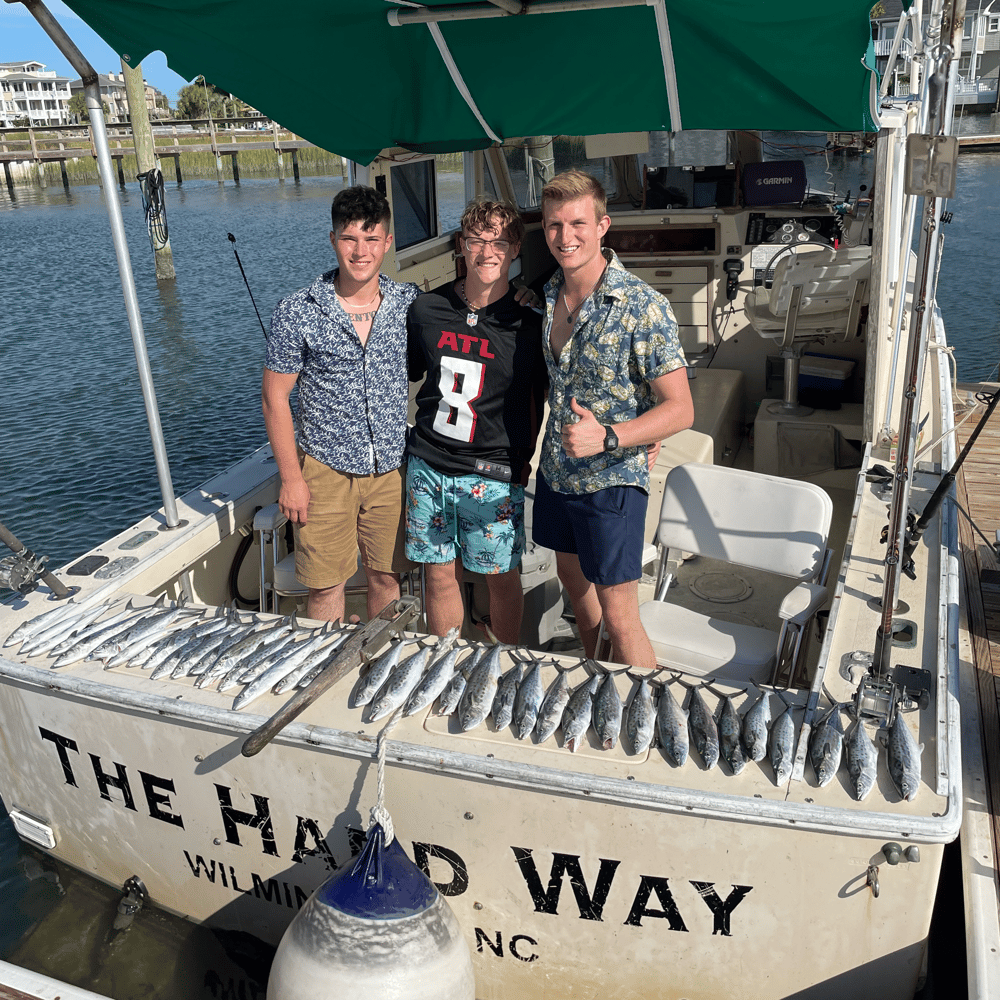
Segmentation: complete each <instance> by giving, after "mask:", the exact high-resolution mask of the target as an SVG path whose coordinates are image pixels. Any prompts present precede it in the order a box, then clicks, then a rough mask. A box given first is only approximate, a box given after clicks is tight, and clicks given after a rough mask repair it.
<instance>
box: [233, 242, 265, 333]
mask: <svg viewBox="0 0 1000 1000" xmlns="http://www.w3.org/2000/svg"><path fill="white" fill-rule="evenodd" d="M226 236H227V237H229V242H230V243H232V245H233V253H234V254H236V263H237V264H239V265H240V274H242V275H243V284H244V285H246V286H247V291H248V292H250V301H251V302H253V311H254V312H255V313H257V322H258V323H260V328H261V330H263V331H264V339H265V340H267V330H265V329H264V321H263V320H262V319H261V318H260V310H259V309H258V308H257V303H256V302H255V301H254V297H253V292H251V291H250V282H249V281H247V273H246V271H244V270H243V261H241V260H240V255H239V254H238V253H236V237H235V236H233V234H232V233H226Z"/></svg>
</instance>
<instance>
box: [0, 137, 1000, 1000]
mask: <svg viewBox="0 0 1000 1000" xmlns="http://www.w3.org/2000/svg"><path fill="white" fill-rule="evenodd" d="M859 159H861V160H864V159H865V158H854V159H853V160H852V158H850V157H831V158H829V161H828V160H827V158H826V157H825V156H824V155H822V154H821V153H817V154H816V156H813V157H809V158H808V159H807V166H808V173H809V178H810V185H811V186H812V187H814V188H818V189H819V190H832V191H836V193H837V194H838V195H840V196H841V197H842V196H844V195H845V194H846V189H847V188H848V187H850V186H851V185H854V188H853V190H854V191H855V193H856V191H857V183H858V179H857V178H858V176H859V168H861V167H863V166H864V165H863V164H861V163H858V160H859ZM868 159H869V160H870V157H869V158H868ZM444 181H445V191H444V194H443V196H442V198H441V213H442V223H443V225H444V226H445V227H446V228H447V227H449V226H452V225H454V224H455V223H456V222H457V218H458V213H459V211H460V209H461V204H462V199H463V190H464V189H463V182H462V177H461V175H460V174H452V175H444ZM341 183H342V182H341V180H340V178H305V179H303V180H302V181H301V182H300V183H298V184H292V183H285V184H279V183H277V182H276V181H274V180H245V181H244V182H243V183H242V185H240V186H239V187H236V186H234V185H232V184H226V185H225V186H224V187H220V186H219V185H218V184H217V183H216V182H214V181H198V180H195V181H188V182H186V183H185V184H184V185H183V186H182V187H181V188H178V187H177V186H176V185H174V184H170V183H168V185H167V208H168V213H169V215H168V218H169V222H170V227H171V233H172V244H173V252H174V262H175V265H176V268H177V275H178V278H177V281H176V283H173V284H163V285H161V286H157V283H156V281H155V279H154V277H153V265H152V259H151V258H152V252H151V251H150V250H149V244H148V241H147V237H146V233H145V227H144V223H143V219H142V208H141V203H140V200H139V197H138V193H137V192H136V191H135V190H131V191H130V192H129V193H127V194H125V195H124V196H123V210H124V214H125V223H126V231H127V236H128V240H129V245H130V247H131V250H132V254H133V261H134V266H135V268H136V279H137V284H138V291H139V300H140V303H141V307H142V313H143V321H144V324H145V330H146V337H147V341H148V345H149V353H150V361H151V365H152V370H153V373H154V379H155V383H156V390H157V395H158V401H159V407H160V413H161V419H162V422H163V428H164V436H165V438H166V443H167V451H168V455H169V457H170V462H171V469H172V473H173V479H174V484H173V485H174V491H175V493H177V494H181V493H183V492H185V491H186V490H188V489H191V488H193V487H195V486H197V485H198V484H199V483H200V482H202V481H204V480H205V479H206V478H207V477H208V476H209V475H211V474H212V473H214V472H216V471H218V470H219V469H220V468H221V467H223V466H224V465H226V464H228V463H231V462H234V461H236V460H238V459H239V458H241V457H243V456H244V455H245V454H247V452H249V451H250V450H251V449H253V448H255V447H257V446H258V445H260V444H261V443H263V441H264V440H265V435H264V427H263V421H262V418H261V414H260V401H259V384H260V372H261V365H262V362H263V357H264V336H263V333H262V331H261V328H260V325H259V323H258V321H257V317H256V315H255V313H254V308H253V305H252V303H251V301H250V298H249V296H248V294H247V290H246V288H245V286H244V284H243V279H242V277H241V276H240V272H239V268H238V267H237V264H236V261H235V259H234V257H233V247H232V244H231V243H230V242H229V241H228V239H227V237H226V234H227V233H229V232H231V233H233V234H234V235H235V236H236V238H237V243H236V247H237V249H238V251H239V254H240V257H241V259H242V261H243V266H244V268H245V269H246V272H247V278H248V280H249V282H250V287H251V289H252V290H253V293H254V296H255V298H256V301H257V306H258V308H259V310H260V313H261V316H262V317H263V318H264V322H265V323H266V322H267V321H268V318H269V316H270V313H271V310H272V309H273V307H274V305H275V304H276V302H277V301H278V299H279V298H280V297H281V296H282V295H284V294H287V293H288V292H290V291H292V290H294V289H296V288H299V287H302V286H303V285H306V284H308V283H309V282H310V281H311V280H312V279H313V278H314V277H315V276H316V275H317V274H318V273H320V272H321V271H322V270H325V269H327V268H328V267H330V266H332V265H333V263H334V258H333V252H332V249H331V247H330V244H329V238H328V232H329V214H328V213H329V204H330V201H331V199H332V197H333V195H334V194H335V193H336V191H337V190H339V188H340V186H341ZM950 208H951V210H952V211H953V212H954V222H953V224H952V225H951V226H950V227H947V228H946V229H945V234H946V241H947V242H946V248H945V261H944V266H943V269H942V274H941V283H940V287H939V290H938V298H939V302H940V305H941V308H942V311H943V313H944V316H945V320H946V323H947V326H948V335H949V340H950V342H951V344H952V345H954V347H955V349H956V357H957V361H958V373H959V377H960V378H961V379H967V380H978V379H981V378H987V377H990V375H991V374H993V376H994V377H995V372H996V364H997V360H998V358H1000V293H998V291H997V287H996V283H995V282H994V281H992V276H991V274H990V273H989V271H988V270H987V267H986V261H987V253H988V246H989V243H988V240H989V239H991V238H995V234H996V233H997V232H998V231H1000V154H994V153H968V154H963V155H962V157H961V158H960V160H959V177H958V195H957V197H956V198H955V200H954V202H953V203H952V205H951V206H950ZM0 265H2V273H3V275H4V281H3V283H2V285H0V316H2V317H3V321H4V322H3V327H4V330H3V337H2V338H0V371H2V372H3V389H4V395H3V398H4V403H5V405H4V407H3V410H2V414H0V469H2V475H0V514H2V517H3V518H4V519H5V521H6V523H8V526H9V527H11V528H12V529H13V530H14V531H15V533H16V534H18V535H19V536H20V537H21V539H22V541H24V543H25V544H27V545H28V546H29V548H33V549H35V550H36V551H39V552H44V553H46V554H48V555H49V556H50V557H51V560H52V564H53V565H61V564H63V563H65V562H67V561H69V560H71V559H73V558H75V557H76V556H78V555H79V554H81V553H83V552H85V551H86V550H88V549H89V548H91V547H92V546H94V545H96V544H97V543H99V542H100V541H102V540H103V539H105V538H107V537H108V536H109V535H111V534H113V533H115V532H117V531H119V530H121V529H122V528H124V527H126V526H127V525H128V524H131V523H133V522H134V521H136V520H138V519H139V518H140V517H142V516H144V515H145V514H146V513H148V512H149V510H151V509H154V508H156V507H158V506H160V503H161V499H160V494H159V487H158V484H157V480H156V474H155V468H154V465H153V459H152V454H151V448H150V443H149V438H148V434H147V432H146V431H145V430H144V425H145V421H144V414H143V408H142V401H141V394H140V391H139V383H138V375H137V372H136V368H135V361H134V356H133V354H132V348H131V343H130V335H129V330H128V324H127V321H126V318H125V314H124V309H123V308H122V299H121V287H120V284H119V279H118V274H117V269H116V266H115V260H114V254H113V250H112V247H111V242H110V239H109V230H108V222H107V215H106V213H105V210H104V205H103V196H102V193H101V191H100V190H99V189H98V188H97V187H95V186H89V187H86V186H85V187H74V188H72V189H71V191H70V192H68V193H67V192H65V191H64V190H63V189H62V188H55V187H53V188H48V189H46V190H40V189H32V188H18V189H17V198H16V201H12V200H11V198H10V196H9V194H8V193H7V191H6V189H5V188H2V187H0ZM91 303H96V305H93V304H91ZM0 816H2V819H0V956H2V957H4V958H7V959H10V960H13V961H16V962H18V963H19V964H22V965H24V966H26V967H29V968H35V969H39V970H41V971H46V972H48V973H49V974H52V975H56V976H58V977H60V978H64V979H67V980H69V981H71V982H73V983H75V984H78V985H81V986H85V987H87V988H90V989H94V990H96V991H98V992H104V993H108V994H110V995H113V996H115V997H117V998H119V1000H132V998H136V1000H138V998H139V997H143V998H147V997H148V998H157V1000H181V998H185V1000H190V998H200V997H206V998H207V997H221V996H232V997H240V998H245V1000H254V998H256V997H261V998H263V996H264V983H265V981H266V974H267V971H266V970H267V965H268V962H269V958H270V955H269V953H268V952H266V951H264V952H263V953H262V952H261V951H260V950H259V949H257V948H256V947H254V946H252V945H251V944H249V943H248V942H247V941H246V940H244V939H240V938H236V937H233V936H227V937H225V938H223V937H219V936H217V935H215V934H213V933H212V932H210V931H206V930H204V929H201V928H195V927H192V926H191V925H190V924H187V923H186V922H184V921H180V920H175V919H174V918H171V917H169V916H167V915H165V914H162V913H159V912H157V911H155V910H152V909H147V910H144V911H143V912H141V913H140V914H139V916H138V917H137V919H136V922H135V924H134V925H133V926H132V927H131V928H130V929H129V930H128V931H127V932H126V933H124V934H118V935H115V934H114V933H113V932H112V931H111V921H112V918H113V915H114V912H115V905H116V903H117V900H118V898H119V895H120V894H119V893H117V892H115V891H114V890H113V889H112V888H110V887H105V886H101V885H98V884H96V883H94V882H93V881H92V880H90V879H88V878H85V877H83V876H81V875H79V874H77V873H75V872H73V871H70V870H68V869H66V868H64V867H62V866H60V865H58V864H56V863H55V862H53V861H52V860H50V859H49V858H47V857H46V856H44V855H42V854H40V853H38V852H35V851H33V850H31V849H30V848H27V847H25V846H24V845H22V844H20V842H19V841H18V840H17V838H16V836H15V835H14V832H13V828H12V827H11V825H10V822H9V820H7V819H6V816H5V814H0Z"/></svg>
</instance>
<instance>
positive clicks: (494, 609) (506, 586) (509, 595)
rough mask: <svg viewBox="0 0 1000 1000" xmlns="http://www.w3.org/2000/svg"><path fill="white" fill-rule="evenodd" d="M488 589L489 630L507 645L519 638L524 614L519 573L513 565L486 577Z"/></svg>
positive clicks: (514, 642)
mask: <svg viewBox="0 0 1000 1000" xmlns="http://www.w3.org/2000/svg"><path fill="white" fill-rule="evenodd" d="M486 584H487V586H488V587H489V589H490V630H491V631H492V632H493V634H494V635H495V636H496V637H497V638H498V639H499V640H500V641H501V642H504V643H507V645H508V646H516V645H517V644H518V643H519V642H520V640H521V618H522V617H523V615H524V591H523V590H522V589H521V574H520V572H519V571H518V570H517V568H516V567H515V568H514V569H509V570H507V572H506V573H493V574H490V575H489V576H487V577H486Z"/></svg>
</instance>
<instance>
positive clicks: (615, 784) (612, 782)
mask: <svg viewBox="0 0 1000 1000" xmlns="http://www.w3.org/2000/svg"><path fill="white" fill-rule="evenodd" d="M0 678H2V679H4V680H12V681H17V682H20V683H22V684H25V685H28V686H30V687H37V688H44V689H46V690H48V691H52V692H55V693H58V694H61V695H64V696H69V697H77V698H82V699H85V700H90V701H99V702H103V703H104V704H105V705H106V706H107V707H108V708H109V709H111V710H114V709H115V708H126V709H132V710H138V711H141V712H147V713H153V714H155V715H158V716H161V717H167V718H171V719H176V720H177V721H181V722H187V723H191V722H193V723H197V724H201V725H207V726H211V727H214V728H216V729H218V730H228V731H229V732H233V733H250V732H252V731H253V730H255V729H256V728H257V727H258V726H260V725H262V724H263V723H264V722H266V721H267V718H266V717H265V716H259V715H248V714H244V713H240V712H234V711H232V710H231V709H225V708H216V707H213V706H210V705H203V704H196V703H194V702H190V701H184V700H183V698H179V697H176V696H175V697H173V698H170V697H167V696H165V695H160V694H147V693H144V692H140V691H135V690H130V689H124V688H120V687H117V686H115V685H112V684H107V683H103V682H100V681H93V680H89V679H87V678H81V677H72V676H66V675H61V676H56V677H53V675H52V672H51V671H49V670H42V669H40V668H39V667H34V666H29V665H27V664H22V663H17V662H15V661H12V660H8V659H6V658H5V657H2V656H0ZM276 742H280V743H282V744H285V745H288V744H298V745H300V746H303V747H318V748H320V749H322V750H328V751H333V752H336V753H340V754H343V755H346V756H350V757H355V758H358V759H366V760H370V761H372V762H374V759H375V755H376V748H375V744H376V740H375V737H373V736H367V735H363V734H355V733H348V732H346V731H344V730H339V729H331V728H328V727H326V726H317V725H313V724H308V723H301V722H299V723H292V724H291V725H289V726H287V727H286V728H285V729H284V730H282V732H281V734H280V735H279V736H278V737H277V738H276ZM240 743H242V741H240ZM265 752H267V751H266V750H265ZM218 753H219V751H216V752H215V754H211V755H208V756H207V757H206V762H208V761H209V760H211V758H212V757H214V756H216V755H217V754H218ZM237 755H238V749H236V748H234V752H233V754H232V756H231V757H229V758H226V759H233V758H235V757H236V756H237ZM386 755H387V758H388V759H390V760H391V761H392V762H393V764H402V765H403V766H405V767H413V768H416V769H418V770H421V771H426V772H433V773H439V774H440V773H445V774H450V775H452V776H453V777H457V778H463V779H468V778H475V779H481V780H486V781H489V782H499V783H501V784H505V785H510V786H513V787H518V788H524V787H525V785H530V786H531V789H532V790H533V791H537V792H541V793H549V794H557V795H567V794H577V795H584V796H586V797H588V798H591V799H593V800H595V801H603V802H607V803H610V804H613V805H617V806H628V807H632V808H641V809H657V810H660V811H662V812H668V813H679V814H682V815H683V814H688V815H698V816H702V817H705V818H711V819H719V820H725V821H728V822H743V823H752V824H758V825H762V826H787V827H789V828H792V829H796V830H809V831H812V832H818V833H825V834H841V835H843V834H846V835H850V836H863V837H889V838H893V837H895V838H903V839H905V840H909V841H918V842H921V843H927V844H936V843H948V842H950V841H951V840H954V839H955V837H957V836H958V832H959V829H960V826H961V819H962V808H961V806H962V803H961V797H960V796H958V797H956V796H955V795H954V794H952V795H949V796H948V800H947V801H948V806H947V809H946V810H945V811H944V812H943V813H937V814H932V815H929V816H921V815H912V814H892V813H884V812H874V811H868V810H864V809H858V808H847V807H832V806H821V805H815V804H813V803H804V802H798V801H796V802H789V801H775V800H769V799H763V798H754V797H747V796H738V795H722V794H718V793H714V792H700V791H697V790H691V789H681V788H677V787H676V786H671V785H654V784H649V783H645V782H639V781H634V780H629V779H622V778H601V777H596V776H593V775H589V774H585V773H579V772H570V771H562V770H559V769H556V768H551V767H540V766H538V765H536V764H526V763H520V762H515V761H508V760H503V759H501V758H499V757H495V756H494V757H487V756H486V755H485V754H482V755H479V754H468V753H461V752H458V751H454V750H448V749H445V748H442V747H438V746H423V745H418V744H414V743H406V742H402V741H398V740H388V741H387V743H386ZM197 770H198V772H202V771H204V772H205V773H207V772H208V771H209V770H210V768H206V767H199V768H198V769H197ZM852 805H854V806H857V805H858V803H852Z"/></svg>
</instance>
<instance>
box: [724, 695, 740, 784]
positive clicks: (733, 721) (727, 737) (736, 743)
mask: <svg viewBox="0 0 1000 1000" xmlns="http://www.w3.org/2000/svg"><path fill="white" fill-rule="evenodd" d="M742 729H743V724H742V721H741V719H740V713H739V712H738V711H737V710H736V702H734V701H733V696H732V695H731V694H727V695H726V696H725V697H724V698H723V699H722V712H721V713H720V714H719V747H720V749H721V751H722V756H723V757H725V759H726V763H727V764H728V765H729V766H730V768H732V771H733V774H741V773H742V772H743V769H744V768H745V767H746V766H747V758H746V754H745V753H743V745H742V743H741V742H740V737H741V735H742Z"/></svg>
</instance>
